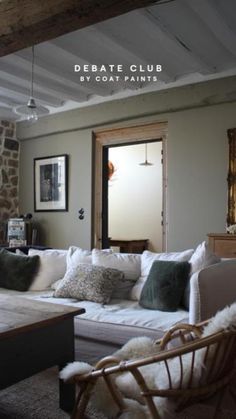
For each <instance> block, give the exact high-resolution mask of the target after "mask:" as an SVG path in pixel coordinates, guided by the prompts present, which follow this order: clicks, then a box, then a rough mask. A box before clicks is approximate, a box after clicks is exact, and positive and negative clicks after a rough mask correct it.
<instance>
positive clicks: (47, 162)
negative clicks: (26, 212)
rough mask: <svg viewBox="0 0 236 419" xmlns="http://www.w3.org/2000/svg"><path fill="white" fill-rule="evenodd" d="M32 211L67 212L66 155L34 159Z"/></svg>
mask: <svg viewBox="0 0 236 419" xmlns="http://www.w3.org/2000/svg"><path fill="white" fill-rule="evenodd" d="M34 210H35V211H68V155H67V154H63V155H58V156H50V157H40V158H35V159H34Z"/></svg>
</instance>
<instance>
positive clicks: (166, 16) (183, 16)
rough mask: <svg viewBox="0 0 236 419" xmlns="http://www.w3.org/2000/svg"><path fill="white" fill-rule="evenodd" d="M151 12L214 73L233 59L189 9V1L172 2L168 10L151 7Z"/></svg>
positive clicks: (207, 26)
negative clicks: (223, 63)
mask: <svg viewBox="0 0 236 419" xmlns="http://www.w3.org/2000/svg"><path fill="white" fill-rule="evenodd" d="M194 1H195V0H194ZM150 10H151V11H152V14H154V15H155V16H158V17H159V19H160V20H162V22H164V24H165V26H166V27H167V28H168V30H169V31H170V32H172V33H173V34H174V35H175V36H176V37H177V38H178V39H179V40H180V42H183V44H184V45H186V47H187V48H189V49H190V50H191V51H192V52H193V53H194V54H196V55H197V56H199V57H200V59H201V60H202V61H203V62H205V63H206V64H207V65H208V66H209V67H211V68H212V73H214V72H216V71H217V67H218V66H219V65H220V64H222V62H226V61H228V60H229V59H230V58H231V54H230V53H229V52H228V51H227V50H226V49H225V48H223V47H222V45H221V44H220V43H219V42H218V41H217V39H216V38H215V37H214V36H213V34H212V32H211V29H210V28H209V25H206V24H205V23H204V22H203V21H202V20H201V19H200V18H199V16H198V15H197V14H196V13H194V11H193V10H192V9H191V8H190V7H189V0H187V1H186V2H185V1H184V0H181V1H180V2H172V3H170V4H169V7H168V8H167V7H163V6H160V7H159V8H155V7H151V8H150ZM221 70H222V68H221Z"/></svg>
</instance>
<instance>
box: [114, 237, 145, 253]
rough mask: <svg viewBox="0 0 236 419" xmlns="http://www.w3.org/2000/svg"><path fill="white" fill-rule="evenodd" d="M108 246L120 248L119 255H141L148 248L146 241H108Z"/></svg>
mask: <svg viewBox="0 0 236 419" xmlns="http://www.w3.org/2000/svg"><path fill="white" fill-rule="evenodd" d="M110 246H117V247H119V248H120V253H143V251H144V250H147V248H148V240H147V239H142V240H115V239H110Z"/></svg>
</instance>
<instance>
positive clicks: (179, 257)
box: [141, 249, 194, 277]
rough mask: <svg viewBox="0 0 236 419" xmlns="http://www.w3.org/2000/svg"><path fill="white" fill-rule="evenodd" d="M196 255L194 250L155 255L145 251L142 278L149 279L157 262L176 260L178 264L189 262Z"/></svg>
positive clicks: (142, 259) (142, 258)
mask: <svg viewBox="0 0 236 419" xmlns="http://www.w3.org/2000/svg"><path fill="white" fill-rule="evenodd" d="M193 253H194V249H188V250H184V251H183V252H170V253H153V252H150V251H149V250H145V251H144V252H143V254H142V257H141V276H142V277H147V276H148V274H149V272H150V269H151V267H152V264H153V262H154V261H155V260H174V261H176V262H188V261H189V259H190V258H191V256H192V255H193Z"/></svg>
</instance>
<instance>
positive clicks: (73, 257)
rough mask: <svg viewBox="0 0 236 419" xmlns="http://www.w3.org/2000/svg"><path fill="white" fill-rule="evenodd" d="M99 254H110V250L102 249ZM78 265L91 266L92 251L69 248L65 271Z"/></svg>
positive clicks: (74, 247)
mask: <svg viewBox="0 0 236 419" xmlns="http://www.w3.org/2000/svg"><path fill="white" fill-rule="evenodd" d="M100 252H102V253H112V250H111V249H102V250H100ZM80 263H85V264H87V265H92V251H91V250H84V249H81V248H80V247H76V246H70V247H69V250H68V253H67V258H66V265H67V269H71V268H76V266H78V265H79V264H80Z"/></svg>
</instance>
